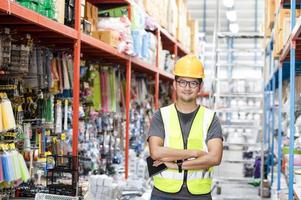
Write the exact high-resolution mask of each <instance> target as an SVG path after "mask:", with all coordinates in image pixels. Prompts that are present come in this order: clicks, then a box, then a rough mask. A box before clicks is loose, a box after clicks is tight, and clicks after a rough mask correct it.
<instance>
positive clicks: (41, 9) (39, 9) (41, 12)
mask: <svg viewBox="0 0 301 200" xmlns="http://www.w3.org/2000/svg"><path fill="white" fill-rule="evenodd" d="M37 12H38V13H40V14H41V15H44V16H45V15H46V12H45V7H44V5H43V4H39V6H38V11H37Z"/></svg>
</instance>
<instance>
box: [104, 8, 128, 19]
mask: <svg viewBox="0 0 301 200" xmlns="http://www.w3.org/2000/svg"><path fill="white" fill-rule="evenodd" d="M124 15H125V16H128V9H127V6H122V7H118V8H112V9H107V10H100V11H98V16H99V17H122V16H124Z"/></svg>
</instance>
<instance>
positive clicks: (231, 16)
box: [226, 10, 237, 22]
mask: <svg viewBox="0 0 301 200" xmlns="http://www.w3.org/2000/svg"><path fill="white" fill-rule="evenodd" d="M226 16H227V19H228V20H229V21H230V22H235V21H236V20H237V15H236V11H235V10H228V11H227V12H226Z"/></svg>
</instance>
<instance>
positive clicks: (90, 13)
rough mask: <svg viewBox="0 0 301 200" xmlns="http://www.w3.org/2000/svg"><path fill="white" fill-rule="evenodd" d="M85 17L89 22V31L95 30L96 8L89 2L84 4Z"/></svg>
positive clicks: (96, 21)
mask: <svg viewBox="0 0 301 200" xmlns="http://www.w3.org/2000/svg"><path fill="white" fill-rule="evenodd" d="M85 19H86V20H88V21H89V22H90V23H91V31H97V23H98V8H97V7H96V6H94V5H92V4H91V3H89V2H87V3H86V6H85Z"/></svg>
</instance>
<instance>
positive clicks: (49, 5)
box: [44, 0, 55, 10]
mask: <svg viewBox="0 0 301 200" xmlns="http://www.w3.org/2000/svg"><path fill="white" fill-rule="evenodd" d="M54 3H55V2H54V1H53V0H44V6H45V9H46V10H55V4H54Z"/></svg>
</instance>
